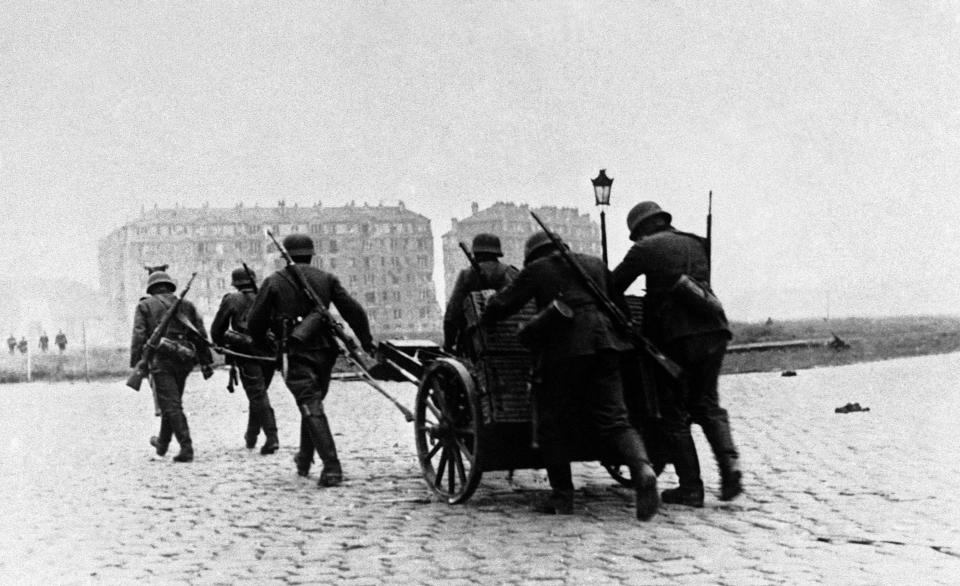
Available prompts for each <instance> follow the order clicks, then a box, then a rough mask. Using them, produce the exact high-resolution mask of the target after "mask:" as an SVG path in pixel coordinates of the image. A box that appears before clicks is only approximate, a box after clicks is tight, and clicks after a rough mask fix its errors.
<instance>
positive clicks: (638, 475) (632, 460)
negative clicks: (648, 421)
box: [616, 433, 660, 521]
mask: <svg viewBox="0 0 960 586" xmlns="http://www.w3.org/2000/svg"><path fill="white" fill-rule="evenodd" d="M616 449H617V451H618V452H619V453H620V457H621V458H623V461H624V462H626V464H627V467H628V468H630V478H631V479H632V480H633V487H634V490H635V491H636V513H637V519H639V520H641V521H649V520H650V519H651V518H653V516H654V515H656V514H657V509H658V508H659V507H660V497H659V495H658V494H657V473H656V472H654V471H653V466H651V465H650V458H649V456H647V449H646V446H644V445H643V440H641V439H640V436H639V435H637V434H636V433H624V434H621V435H620V437H618V438H617V441H616Z"/></svg>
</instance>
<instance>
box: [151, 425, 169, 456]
mask: <svg viewBox="0 0 960 586" xmlns="http://www.w3.org/2000/svg"><path fill="white" fill-rule="evenodd" d="M172 435H173V428H172V427H171V426H170V418H169V417H167V416H166V415H162V416H161V417H160V435H155V436H153V437H151V438H150V445H151V446H153V447H154V448H155V449H156V450H157V455H158V456H166V455H167V448H169V447H170V437H171V436H172Z"/></svg>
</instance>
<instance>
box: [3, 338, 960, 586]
mask: <svg viewBox="0 0 960 586" xmlns="http://www.w3.org/2000/svg"><path fill="white" fill-rule="evenodd" d="M958 380H960V354H950V355H945V356H929V357H923V358H910V359H900V360H894V361H888V362H880V363H871V364H858V365H852V366H846V367H839V368H823V369H813V370H802V371H799V372H798V375H797V376H796V377H792V378H784V377H781V376H780V375H779V373H764V374H748V375H736V376H725V377H723V378H722V379H721V398H722V400H723V402H724V403H725V406H726V407H727V408H728V409H729V411H730V414H731V420H732V424H733V430H734V437H735V439H736V441H737V442H738V444H739V448H740V449H741V452H742V461H743V465H744V469H745V472H746V477H745V484H746V490H747V493H746V494H745V495H744V496H743V497H741V498H740V499H738V500H736V501H733V502H732V503H720V502H719V501H718V500H717V499H716V495H715V493H716V491H717V488H718V477H717V473H716V470H715V466H714V465H713V463H712V459H711V456H710V452H709V448H708V447H707V445H706V443H705V442H704V441H703V438H702V434H700V432H699V430H697V431H696V437H697V441H698V446H699V448H700V457H701V461H702V462H703V464H704V481H705V483H706V485H707V489H708V493H709V494H708V497H707V506H706V507H705V508H703V509H698V510H695V509H688V508H682V507H671V506H665V507H663V508H662V509H661V513H660V514H659V515H658V516H657V517H655V518H654V520H653V521H652V522H649V523H640V522H637V521H636V520H635V519H634V518H633V512H632V495H631V494H630V492H629V491H627V490H626V489H623V488H620V487H618V486H616V485H615V484H614V482H613V481H612V480H611V479H610V478H609V477H608V476H607V474H606V472H605V471H604V470H603V469H602V468H601V467H599V466H598V465H596V464H576V465H574V472H575V481H576V483H577V486H578V492H577V501H576V514H575V515H573V516H569V517H549V516H538V515H536V514H534V513H532V512H530V511H529V507H528V503H529V501H530V500H531V498H532V497H533V496H535V495H536V494H537V493H538V492H539V491H543V490H545V489H546V487H547V485H546V481H545V477H544V475H543V474H542V472H540V471H530V470H523V471H517V472H516V473H515V475H514V477H513V479H512V481H510V480H508V478H507V475H506V474H504V473H488V474H487V475H485V476H484V479H483V482H482V483H481V486H480V488H479V489H478V490H477V493H476V494H475V495H474V497H473V498H472V499H471V500H470V501H469V502H468V503H466V504H465V505H462V506H448V505H446V504H443V503H437V502H433V501H432V500H431V499H430V494H429V492H428V490H427V488H426V486H425V484H424V482H423V480H422V478H421V476H420V469H419V467H418V465H417V462H416V456H415V453H416V452H415V449H414V442H413V428H412V425H411V424H408V423H406V422H405V421H404V419H403V417H402V416H401V414H400V413H399V412H398V411H397V410H396V409H395V408H394V407H393V406H392V405H391V404H390V403H389V402H387V401H386V400H384V399H383V398H382V397H380V396H379V395H377V394H376V392H375V391H373V390H372V389H369V388H368V387H366V386H365V385H363V384H362V383H358V382H339V383H334V385H333V388H332V391H331V393H330V396H329V398H328V401H327V406H328V412H329V414H330V419H331V423H332V426H333V428H334V432H335V433H336V436H337V439H338V442H339V445H338V447H339V450H340V455H341V459H342V460H343V462H344V468H345V474H346V477H347V480H346V482H345V484H343V485H342V486H340V487H337V488H332V489H318V488H317V487H316V478H317V473H318V472H319V464H318V465H316V466H315V469H314V471H313V472H312V473H311V477H310V478H306V479H305V478H300V477H298V476H297V474H296V472H295V469H294V466H293V463H292V461H291V460H292V454H293V452H294V451H295V449H296V441H297V437H298V423H297V421H298V419H297V412H296V408H295V406H294V404H293V401H292V399H291V396H290V395H289V393H288V392H287V391H286V389H285V388H283V387H282V384H274V386H273V388H272V389H271V399H272V402H273V404H274V408H275V409H276V411H277V419H278V422H279V425H280V440H281V450H280V452H278V453H277V454H275V455H272V456H261V455H260V454H259V452H258V451H256V450H255V451H247V450H246V449H244V448H243V445H242V444H243V439H242V434H243V431H244V426H245V422H246V398H245V397H244V396H243V394H242V392H241V391H238V392H237V393H236V394H234V395H230V394H228V393H227V392H226V390H225V389H224V386H225V384H226V373H225V372H224V371H218V372H217V374H216V375H215V376H214V378H213V379H211V380H210V381H203V380H202V378H201V377H200V376H199V375H198V374H194V375H192V376H191V378H190V380H189V381H188V384H187V392H186V395H185V397H184V403H185V407H186V411H187V415H188V417H189V420H190V425H191V428H192V431H193V436H194V445H195V447H196V449H197V459H196V461H195V462H194V463H192V464H174V463H172V462H171V460H170V455H168V456H167V457H166V458H159V457H157V456H155V455H154V454H153V450H152V448H151V447H150V446H149V445H148V443H147V439H148V438H149V436H151V435H153V434H155V433H156V431H157V427H158V422H159V419H157V418H154V417H153V415H152V406H151V403H150V394H149V391H148V390H147V387H146V385H144V391H145V392H140V393H134V392H133V391H131V390H130V389H128V388H126V387H125V386H124V385H123V383H122V381H113V382H96V383H91V384H83V383H76V384H70V383H58V384H39V383H33V384H12V385H4V386H0V394H2V396H3V404H4V409H3V412H2V414H0V422H2V427H0V429H2V439H0V469H2V471H3V472H2V476H0V497H2V499H0V526H2V527H3V528H4V531H3V533H2V535H0V583H3V584H12V583H37V584H50V583H56V584H64V583H89V582H102V583H164V584H167V583H189V584H214V583H223V584H231V583H237V582H245V581H248V582H251V583H258V584H266V583H278V584H298V583H312V584H322V583H337V584H379V583H403V584H420V583H423V584H432V583H444V584H457V583H461V584H494V583H504V582H510V583H536V584H561V583H569V584H586V583H590V584H604V583H611V584H617V583H631V584H674V583H682V584H717V583H720V584H731V585H738V586H740V585H747V584H775V583H784V584H810V583H813V584H816V583H824V584H848V583H849V584H861V583H862V584H930V583H956V582H957V576H958V575H960V521H958V519H960V494H958V491H957V490H956V487H957V479H958V478H960V456H958V454H957V446H958V442H957V438H956V430H957V423H956V422H957V421H958V420H960V394H958V392H957V388H956V384H957V381H958ZM387 386H388V388H389V389H390V390H391V391H392V392H394V393H395V395H396V396H397V397H398V398H400V400H401V401H402V402H403V403H405V404H407V405H409V406H411V407H412V406H413V398H414V393H415V389H414V387H413V385H409V384H399V383H396V384H389V385H387ZM848 402H859V403H860V404H861V405H863V406H864V407H869V408H870V411H869V412H862V413H850V414H835V413H834V408H835V407H838V406H842V405H844V404H846V403H848ZM261 441H262V440H261ZM174 448H175V444H174V445H172V446H171V452H172V453H176V452H175V449H174ZM675 481H676V478H675V476H674V475H673V473H672V470H671V469H670V468H668V470H667V472H666V473H665V474H663V475H662V476H661V483H660V484H661V489H662V488H667V487H670V486H673V485H674V484H675Z"/></svg>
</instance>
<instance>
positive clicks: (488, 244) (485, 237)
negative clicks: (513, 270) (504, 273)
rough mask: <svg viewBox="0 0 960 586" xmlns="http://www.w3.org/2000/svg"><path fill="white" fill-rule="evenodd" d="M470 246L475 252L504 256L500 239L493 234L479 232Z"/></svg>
mask: <svg viewBox="0 0 960 586" xmlns="http://www.w3.org/2000/svg"><path fill="white" fill-rule="evenodd" d="M470 248H471V249H473V254H477V253H480V252H485V253H487V254H495V255H497V256H503V250H502V249H501V248H500V239H499V238H497V237H496V236H495V235H493V234H486V233H484V234H477V235H476V236H474V237H473V245H472V246H471V247H470Z"/></svg>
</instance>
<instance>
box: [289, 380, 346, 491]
mask: <svg viewBox="0 0 960 586" xmlns="http://www.w3.org/2000/svg"><path fill="white" fill-rule="evenodd" d="M300 410H301V411H303V414H304V415H305V416H306V417H305V419H306V422H307V429H309V431H310V439H311V440H312V441H313V446H314V448H315V449H316V451H317V456H319V457H320V461H321V462H323V470H322V471H321V472H320V479H319V480H318V481H317V486H320V487H329V486H337V485H338V484H340V483H341V482H343V469H342V468H341V466H340V459H339V458H338V457H337V444H336V443H335V442H334V441H333V432H332V431H330V422H329V421H328V420H327V414H326V413H325V412H324V410H323V402H322V401H320V400H319V399H316V400H313V401H310V402H309V403H307V404H304V405H301V407H300Z"/></svg>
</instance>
